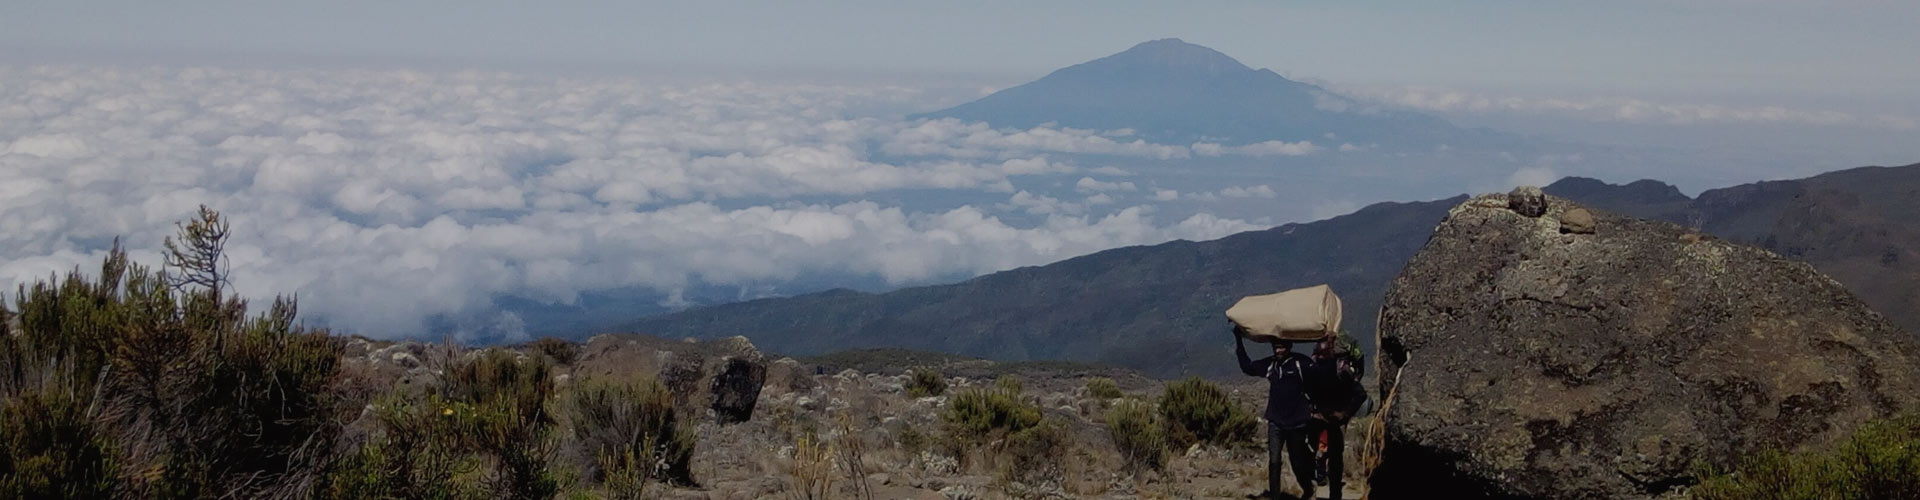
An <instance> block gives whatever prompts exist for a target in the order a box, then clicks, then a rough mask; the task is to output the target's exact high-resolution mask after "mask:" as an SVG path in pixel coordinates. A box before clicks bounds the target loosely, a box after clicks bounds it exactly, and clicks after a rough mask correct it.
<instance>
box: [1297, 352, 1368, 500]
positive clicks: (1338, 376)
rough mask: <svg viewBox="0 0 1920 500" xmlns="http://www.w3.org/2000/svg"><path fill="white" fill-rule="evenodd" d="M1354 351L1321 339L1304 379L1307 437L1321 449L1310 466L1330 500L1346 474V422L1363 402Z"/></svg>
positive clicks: (1335, 499) (1336, 496)
mask: <svg viewBox="0 0 1920 500" xmlns="http://www.w3.org/2000/svg"><path fill="white" fill-rule="evenodd" d="M1355 348H1356V347H1355V346H1352V345H1348V344H1347V343H1345V342H1342V341H1340V340H1338V339H1335V338H1334V337H1332V336H1328V337H1327V338H1326V339H1323V340H1321V341H1320V344H1319V345H1317V346H1315V347H1314V350H1313V364H1312V365H1311V366H1310V368H1308V373H1307V377H1306V380H1307V395H1308V397H1309V398H1310V399H1311V400H1312V402H1313V405H1312V412H1313V418H1312V421H1311V423H1310V424H1309V425H1308V433H1307V435H1308V436H1312V437H1314V438H1317V439H1316V441H1318V442H1317V443H1316V444H1317V445H1319V446H1316V449H1318V450H1324V451H1322V452H1321V454H1320V455H1319V456H1318V457H1316V459H1315V462H1314V465H1315V466H1316V467H1315V472H1316V474H1317V476H1318V477H1323V478H1325V479H1324V480H1323V481H1318V482H1325V483H1327V486H1328V489H1329V490H1331V491H1332V492H1331V493H1330V494H1329V496H1328V498H1329V499H1330V500H1340V496H1341V495H1340V494H1341V491H1340V488H1341V486H1342V485H1341V482H1342V481H1341V479H1342V474H1344V473H1345V472H1346V456H1345V453H1346V446H1347V438H1346V428H1347V422H1348V421H1351V420H1353V416H1354V414H1356V413H1357V412H1359V410H1360V406H1361V405H1362V404H1365V403H1366V400H1367V399H1366V398H1367V391H1366V388H1365V387H1364V386H1362V385H1361V384H1360V375H1361V365H1360V363H1358V362H1356V360H1355V357H1354V356H1353V353H1352V352H1351V349H1355ZM1320 446H1324V448H1320Z"/></svg>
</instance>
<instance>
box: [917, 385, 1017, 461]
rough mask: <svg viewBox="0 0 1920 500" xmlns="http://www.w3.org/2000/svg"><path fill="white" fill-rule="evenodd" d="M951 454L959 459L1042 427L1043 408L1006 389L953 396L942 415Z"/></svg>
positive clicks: (985, 390)
mask: <svg viewBox="0 0 1920 500" xmlns="http://www.w3.org/2000/svg"><path fill="white" fill-rule="evenodd" d="M941 421H942V423H943V424H944V426H945V428H946V431H947V436H948V445H949V450H948V451H951V452H954V454H955V455H956V456H957V455H959V452H961V451H965V450H966V449H968V448H978V447H981V446H983V445H986V444H988V443H991V442H994V441H997V440H1001V439H1004V438H1006V437H1007V436H1008V435H1011V434H1013V433H1017V432H1020V431H1024V430H1027V429H1028V428H1031V427H1033V426H1035V425H1039V424H1040V408H1039V407H1037V406H1034V405H1031V404H1027V402H1025V401H1022V400H1021V399H1020V393H1017V392H1011V391H1007V390H1004V389H970V390H967V391H962V392H961V393H959V394H957V395H954V397H953V400H951V401H948V402H947V409H946V411H945V412H943V413H941Z"/></svg>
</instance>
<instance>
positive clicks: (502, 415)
mask: <svg viewBox="0 0 1920 500" xmlns="http://www.w3.org/2000/svg"><path fill="white" fill-rule="evenodd" d="M552 372H553V370H552V366H551V365H549V364H548V362H547V360H546V358H544V357H538V356H529V357H525V359H522V356H520V355H518V354H516V353H514V352H511V351H507V350H503V349H487V350H484V351H480V352H476V353H472V354H470V355H468V356H467V357H465V358H463V359H461V360H459V361H458V362H456V363H454V365H453V366H452V367H451V368H449V369H448V370H447V374H446V378H445V380H444V382H443V383H442V385H441V388H440V397H442V398H444V400H445V403H446V404H447V409H446V410H445V414H446V416H447V417H448V418H449V419H450V420H451V421H452V425H453V426H454V431H453V433H454V435H455V436H457V438H458V440H459V442H460V444H461V445H462V446H464V447H466V448H468V449H472V450H477V451H479V452H481V453H483V454H485V455H487V456H488V457H490V458H491V459H492V461H493V470H492V472H491V474H490V475H489V476H488V485H489V486H490V487H491V489H492V490H493V494H494V496H496V497H501V498H542V499H544V498H552V497H553V496H554V494H555V493H557V492H558V491H559V488H560V484H559V478H558V477H557V475H556V474H555V472H554V471H553V469H552V467H551V460H552V455H553V442H552V440H551V437H552V436H551V435H550V434H551V432H550V431H551V430H552V428H553V423H554V421H553V415H552V413H551V412H550V410H549V409H548V407H547V402H548V399H549V398H550V397H551V396H552V394H553V373H552Z"/></svg>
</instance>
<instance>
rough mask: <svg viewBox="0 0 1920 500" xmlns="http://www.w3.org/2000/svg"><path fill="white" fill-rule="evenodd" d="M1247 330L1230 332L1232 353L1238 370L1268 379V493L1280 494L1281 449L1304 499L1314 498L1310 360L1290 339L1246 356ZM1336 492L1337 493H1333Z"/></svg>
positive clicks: (1272, 495)
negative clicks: (1265, 351)
mask: <svg viewBox="0 0 1920 500" xmlns="http://www.w3.org/2000/svg"><path fill="white" fill-rule="evenodd" d="M1246 333H1247V332H1246V330H1245V329H1242V328H1240V327H1237V326H1236V327H1235V328H1234V331H1233V345H1234V354H1235V355H1236V356H1238V357H1239V361H1240V371H1241V372H1242V373H1245V374H1247V375H1250V376H1254V377H1264V378H1266V379H1267V411H1266V419H1267V494H1268V495H1269V496H1268V498H1276V499H1277V498H1281V496H1280V474H1281V472H1280V471H1281V465H1280V464H1281V461H1280V455H1281V452H1282V451H1283V450H1284V451H1285V452H1286V454H1287V455H1289V456H1288V457H1287V458H1289V459H1291V460H1290V462H1291V464H1292V466H1293V478H1294V480H1295V481H1297V482H1299V483H1300V491H1301V495H1302V497H1303V498H1313V497H1314V488H1313V452H1312V451H1311V444H1310V443H1309V441H1308V438H1309V436H1310V434H1309V432H1310V429H1309V426H1310V424H1311V422H1312V420H1313V414H1312V410H1311V401H1310V400H1309V399H1308V396H1307V379H1306V378H1307V372H1308V371H1309V370H1311V369H1312V365H1313V359H1312V358H1308V357H1306V356H1304V355H1301V354H1300V353H1296V352H1293V344H1292V343H1291V342H1284V341H1283V342H1274V344H1273V356H1270V357H1265V358H1260V359H1258V360H1254V359H1249V358H1248V356H1247V345H1246V343H1245V342H1243V339H1244V338H1245V337H1246ZM1336 495H1337V493H1336Z"/></svg>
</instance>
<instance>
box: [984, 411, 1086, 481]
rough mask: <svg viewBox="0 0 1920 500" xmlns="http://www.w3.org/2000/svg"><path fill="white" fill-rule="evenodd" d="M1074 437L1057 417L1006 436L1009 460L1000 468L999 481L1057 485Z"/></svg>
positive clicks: (1063, 471)
mask: <svg viewBox="0 0 1920 500" xmlns="http://www.w3.org/2000/svg"><path fill="white" fill-rule="evenodd" d="M1072 444H1073V436H1072V434H1071V431H1070V430H1069V429H1068V427H1067V423H1066V422H1065V421H1062V420H1060V419H1059V418H1056V417H1048V418H1045V419H1042V420H1041V421H1040V423H1039V424H1036V425H1034V426H1033V427H1029V428H1027V429H1026V430H1022V431H1019V432H1015V433H1013V434H1012V435H1010V436H1008V437H1007V449H1006V454H1007V458H1008V460H1007V461H1006V462H1005V463H1004V465H1003V467H1002V468H1001V471H1000V474H1001V476H1000V477H1001V479H1003V480H1006V481H1017V482H1021V483H1025V484H1028V485H1042V484H1049V483H1052V484H1059V483H1060V480H1061V476H1063V475H1064V473H1065V470H1066V469H1065V466H1064V462H1065V460H1066V456H1067V451H1068V449H1069V448H1070V447H1071V446H1072Z"/></svg>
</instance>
